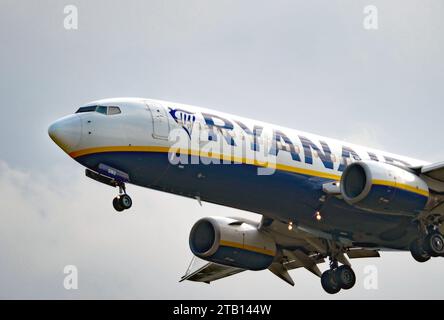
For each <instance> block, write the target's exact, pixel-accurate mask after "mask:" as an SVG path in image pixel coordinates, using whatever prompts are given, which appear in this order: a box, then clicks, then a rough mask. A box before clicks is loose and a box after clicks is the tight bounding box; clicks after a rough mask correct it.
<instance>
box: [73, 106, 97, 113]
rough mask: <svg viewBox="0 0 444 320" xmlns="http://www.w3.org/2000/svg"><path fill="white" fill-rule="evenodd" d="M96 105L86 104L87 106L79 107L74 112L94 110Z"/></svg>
mask: <svg viewBox="0 0 444 320" xmlns="http://www.w3.org/2000/svg"><path fill="white" fill-rule="evenodd" d="M96 108H97V106H88V107H81V108H79V110H77V111H76V113H82V112H93V111H96Z"/></svg>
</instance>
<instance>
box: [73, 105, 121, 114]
mask: <svg viewBox="0 0 444 320" xmlns="http://www.w3.org/2000/svg"><path fill="white" fill-rule="evenodd" d="M83 112H98V113H101V114H105V115H114V114H119V113H122V111H120V108H119V107H114V106H112V107H106V106H87V107H81V108H79V110H77V111H76V113H83Z"/></svg>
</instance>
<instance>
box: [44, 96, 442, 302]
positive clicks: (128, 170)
mask: <svg viewBox="0 0 444 320" xmlns="http://www.w3.org/2000/svg"><path fill="white" fill-rule="evenodd" d="M48 131H49V135H50V137H51V138H52V140H54V142H55V143H56V144H57V145H58V146H59V147H60V148H61V149H63V151H65V152H66V153H67V154H68V155H69V156H70V157H71V158H73V159H74V160H76V161H77V162H79V163H80V164H81V165H83V166H85V167H86V176H87V177H89V178H92V179H94V180H97V181H99V182H102V183H104V184H107V185H110V186H113V187H117V188H118V189H119V193H118V195H117V196H116V197H115V198H114V200H113V206H114V208H115V209H116V210H117V211H118V212H121V211H124V210H126V209H129V208H130V207H131V205H132V200H131V198H130V196H129V195H128V194H127V192H126V186H127V184H134V185H138V186H143V187H147V188H151V189H155V190H160V191H165V192H169V193H173V194H176V195H181V196H185V197H190V198H193V199H197V201H199V202H202V201H206V202H211V203H215V204H220V205H223V206H228V207H232V208H238V209H241V210H246V211H251V212H254V213H257V214H259V215H261V216H262V218H261V220H260V222H254V221H248V220H245V219H240V218H226V217H206V218H202V219H200V220H199V221H197V222H196V223H195V224H194V226H193V228H192V229H191V232H190V236H189V245H190V249H191V251H192V252H193V254H194V256H195V257H194V258H193V260H192V263H191V264H190V267H189V268H188V270H187V272H186V274H185V275H184V276H183V277H182V280H191V281H200V282H206V283H210V282H211V281H215V280H218V279H220V278H224V277H227V276H231V275H234V274H236V273H239V272H242V271H245V270H264V269H268V270H270V271H271V272H272V273H274V274H275V275H277V276H278V277H279V278H281V279H282V280H284V281H286V282H287V283H289V284H291V285H294V282H293V280H292V278H291V277H290V275H289V273H288V271H289V270H292V269H295V268H300V267H303V268H305V269H307V270H308V271H310V272H312V273H313V274H315V275H317V276H318V277H320V278H321V285H322V287H323V288H324V290H325V291H327V292H328V293H331V294H333V293H337V292H339V291H340V290H341V289H344V290H347V289H350V288H352V287H353V285H354V284H355V281H356V277H355V274H354V272H353V270H352V268H351V263H350V261H349V260H350V259H354V258H364V257H365V258H368V257H379V251H382V250H399V251H407V250H409V251H410V252H411V254H412V256H413V258H414V259H415V260H417V261H419V262H425V261H427V260H429V259H430V258H431V257H439V256H444V238H443V235H442V233H443V232H444V228H442V227H441V223H442V222H443V220H444V218H443V217H444V163H436V164H430V163H427V162H425V161H421V160H416V159H412V158H408V157H404V156H400V155H395V154H392V153H388V152H383V151H379V150H374V149H371V148H366V147H362V146H357V145H354V144H351V143H346V142H341V141H338V140H334V139H330V138H325V137H321V136H317V135H314V134H309V133H306V132H301V131H296V130H292V129H288V128H284V127H280V126H275V125H271V124H268V123H264V122H260V121H255V120H250V119H245V118H241V117H237V116H233V115H229V114H225V113H221V112H217V111H213V110H209V109H203V108H198V107H193V106H189V105H183V104H178V103H172V102H165V101H159V100H151V99H141V98H118V99H106V100H99V101H95V102H92V103H88V104H86V105H85V106H82V107H80V108H79V109H78V110H77V112H75V113H74V114H71V115H68V116H66V117H64V118H61V119H59V120H57V121H56V122H54V123H53V124H51V126H50V127H49V129H48ZM325 259H328V261H329V268H328V269H327V270H326V271H324V272H323V273H321V271H320V269H319V267H318V264H320V263H322V262H324V261H325Z"/></svg>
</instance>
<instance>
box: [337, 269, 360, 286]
mask: <svg viewBox="0 0 444 320" xmlns="http://www.w3.org/2000/svg"><path fill="white" fill-rule="evenodd" d="M334 277H335V280H336V283H337V284H338V285H339V287H340V288H341V289H344V290H348V289H351V288H353V286H354V285H355V283H356V275H355V273H354V271H353V269H352V268H351V267H349V266H347V265H342V266H340V267H339V268H337V269H336V270H335V271H334Z"/></svg>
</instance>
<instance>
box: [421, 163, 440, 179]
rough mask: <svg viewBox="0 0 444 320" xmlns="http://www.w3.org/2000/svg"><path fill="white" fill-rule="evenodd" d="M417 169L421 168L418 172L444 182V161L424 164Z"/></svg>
mask: <svg viewBox="0 0 444 320" xmlns="http://www.w3.org/2000/svg"><path fill="white" fill-rule="evenodd" d="M417 169H418V170H419V169H420V170H421V171H420V173H421V174H422V175H425V176H427V177H429V178H432V179H435V180H437V181H440V182H444V161H443V162H438V163H432V164H429V165H425V166H422V167H421V168H417Z"/></svg>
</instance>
